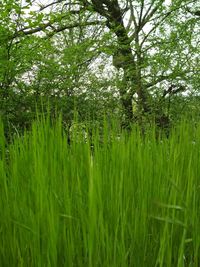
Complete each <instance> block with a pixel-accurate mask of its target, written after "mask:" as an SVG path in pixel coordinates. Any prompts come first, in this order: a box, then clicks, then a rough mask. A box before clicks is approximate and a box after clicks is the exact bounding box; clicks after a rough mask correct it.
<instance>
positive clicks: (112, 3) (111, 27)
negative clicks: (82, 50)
mask: <svg viewBox="0 0 200 267" xmlns="http://www.w3.org/2000/svg"><path fill="white" fill-rule="evenodd" d="M27 2H28V1H27ZM195 3H196V1H195V0H193V1H192V0H185V1H180V0H176V1H173V2H171V1H164V0H140V1H131V0H121V1H119V0H103V1H101V0H88V1H87V0H78V1H74V0H71V1H66V0H65V1H62V0H59V1H52V2H50V3H48V4H47V5H46V6H44V5H41V6H40V8H39V12H34V11H31V12H29V16H26V17H23V16H22V17H20V20H18V23H17V26H16V27H15V31H14V32H12V37H11V40H13V42H16V43H17V42H19V40H23V39H26V38H27V37H28V36H30V35H33V34H38V33H40V39H41V40H45V39H48V40H50V39H52V40H54V41H55V40H56V42H55V43H54V47H58V46H59V42H61V34H64V36H65V38H66V36H67V38H66V39H68V38H73V37H74V39H76V40H79V41H80V40H81V43H82V42H84V40H85V39H87V40H88V42H87V44H88V48H89V47H90V48H89V49H88V51H89V50H90V49H91V50H93V51H94V50H95V53H87V62H88V61H89V62H91V61H92V60H91V61H90V58H91V59H95V58H97V57H99V56H101V54H102V53H104V54H105V53H106V54H107V55H108V57H109V56H112V58H113V66H115V68H116V70H118V71H119V73H121V76H120V77H121V78H120V81H119V82H118V83H117V85H118V88H119V94H120V101H121V104H122V107H123V113H124V125H125V126H126V127H128V126H129V125H130V123H131V122H132V121H133V119H135V118H136V119H138V120H139V122H142V120H143V117H144V116H145V117H149V116H154V115H155V113H156V115H157V114H159V116H160V117H161V118H166V116H167V114H166V113H167V107H166V108H164V107H165V105H164V103H168V101H166V99H170V98H171V97H172V96H173V95H175V94H177V93H180V92H182V91H188V90H191V88H192V86H193V85H190V83H191V80H192V79H193V76H196V75H197V67H198V60H197V54H198V46H197V43H198V34H197V33H198V30H197V27H198V20H197V19H193V18H192V17H191V16H188V13H189V12H187V9H188V8H189V9H190V8H191V5H192V4H193V5H194V7H195ZM30 5H31V3H30V1H29V4H28V7H29V6H30ZM23 8H25V7H21V9H23ZM26 8H27V7H26ZM189 14H190V13H189ZM65 45H66V46H67V44H65ZM72 53H75V50H73V52H72ZM75 54H76V53H75ZM76 55H77V54H76ZM79 58H80V55H79ZM72 61H73V59H72ZM76 65H77V63H76ZM85 66H86V68H87V67H88V66H89V64H88V65H87V64H86V65H85ZM85 70H86V69H85ZM75 75H77V73H76V74H75ZM81 75H82V74H81ZM48 79H49V77H48V78H47V80H48ZM54 80H55V79H54ZM133 101H134V103H135V104H136V106H137V109H135V111H134V112H133ZM159 116H158V117H159ZM158 119H159V118H158Z"/></svg>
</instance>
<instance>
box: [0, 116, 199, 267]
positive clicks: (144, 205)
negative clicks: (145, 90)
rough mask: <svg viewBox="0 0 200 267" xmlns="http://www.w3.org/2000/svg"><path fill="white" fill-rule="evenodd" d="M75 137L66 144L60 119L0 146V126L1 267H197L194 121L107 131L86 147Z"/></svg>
mask: <svg viewBox="0 0 200 267" xmlns="http://www.w3.org/2000/svg"><path fill="white" fill-rule="evenodd" d="M1 125H2V124H1ZM79 131H80V129H79V130H78V131H75V132H76V133H77V138H79V139H77V138H76V139H75V141H73V142H72V143H71V145H70V146H69V145H68V144H67V136H66V135H65V133H64V132H63V131H62V123H61V120H60V121H57V122H56V123H55V125H54V126H53V125H51V124H50V121H49V120H48V119H47V120H44V121H43V122H39V121H38V122H36V123H34V124H33V126H32V130H31V131H30V132H27V133H26V134H24V135H23V136H21V137H17V138H15V140H14V142H13V143H12V144H10V145H9V146H7V148H5V139H4V133H3V127H2V126H0V191H1V194H0V210H1V219H0V230H1V235H0V240H1V246H0V264H1V266H5V267H6V266H30V267H32V266H47V267H48V266H79V267H81V266H84V267H85V266H91V267H95V266H113V267H121V266H136V267H137V266H138V267H141V266H144V267H146V266H149V267H151V266H152V267H153V266H156V265H157V266H160V267H162V266H163V267H164V266H196V267H198V266H199V264H200V258H199V255H200V254H199V253H200V233H199V220H200V217H199V216H200V213H199V207H200V197H199V196H200V195H199V171H200V170H199V166H200V164H199V163H200V162H199V160H200V154H199V145H200V139H199V137H200V126H199V124H198V125H196V126H195V125H193V124H192V123H191V122H190V123H189V124H187V123H182V124H181V125H180V126H179V127H176V129H173V131H172V133H171V136H170V138H169V139H166V138H165V137H163V138H162V139H159V138H157V139H156V137H155V134H154V129H153V128H152V129H151V130H150V131H149V133H148V134H147V135H146V136H145V137H144V136H141V135H140V133H139V131H138V129H137V128H134V129H133V130H132V133H131V135H129V136H127V134H126V133H122V134H121V135H120V136H117V135H116V131H115V130H111V129H110V130H108V127H106V125H105V128H104V134H103V136H101V139H99V138H100V137H99V134H98V132H96V133H95V134H94V132H93V137H92V140H93V141H92V142H93V146H92V147H93V149H92V150H91V146H90V139H88V140H87V142H85V140H83V139H82V138H84V136H83V135H80V134H79V133H80V132H79ZM84 131H85V129H84ZM75 132H74V133H75ZM111 136H113V137H114V138H112V139H111V138H110V137H111Z"/></svg>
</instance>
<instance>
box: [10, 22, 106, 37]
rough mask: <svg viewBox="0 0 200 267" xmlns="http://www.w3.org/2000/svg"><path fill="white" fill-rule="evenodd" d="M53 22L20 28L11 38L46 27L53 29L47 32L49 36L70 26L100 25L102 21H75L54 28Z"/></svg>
mask: <svg viewBox="0 0 200 267" xmlns="http://www.w3.org/2000/svg"><path fill="white" fill-rule="evenodd" d="M53 23H55V22H53ZM53 23H52V22H48V23H45V24H43V25H41V26H38V27H36V28H34V29H30V30H20V31H18V32H17V33H16V34H15V35H14V36H13V38H16V37H19V36H23V35H30V34H33V33H37V32H41V31H44V30H46V29H47V28H48V27H51V28H52V29H53V30H52V32H51V33H49V34H48V36H50V37H51V36H53V35H54V34H56V33H59V32H61V31H64V30H67V29H72V28H76V27H87V26H92V25H101V24H102V21H99V20H95V21H90V22H84V23H79V22H77V23H74V24H70V25H63V26H60V27H57V28H55V27H54V26H53Z"/></svg>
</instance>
